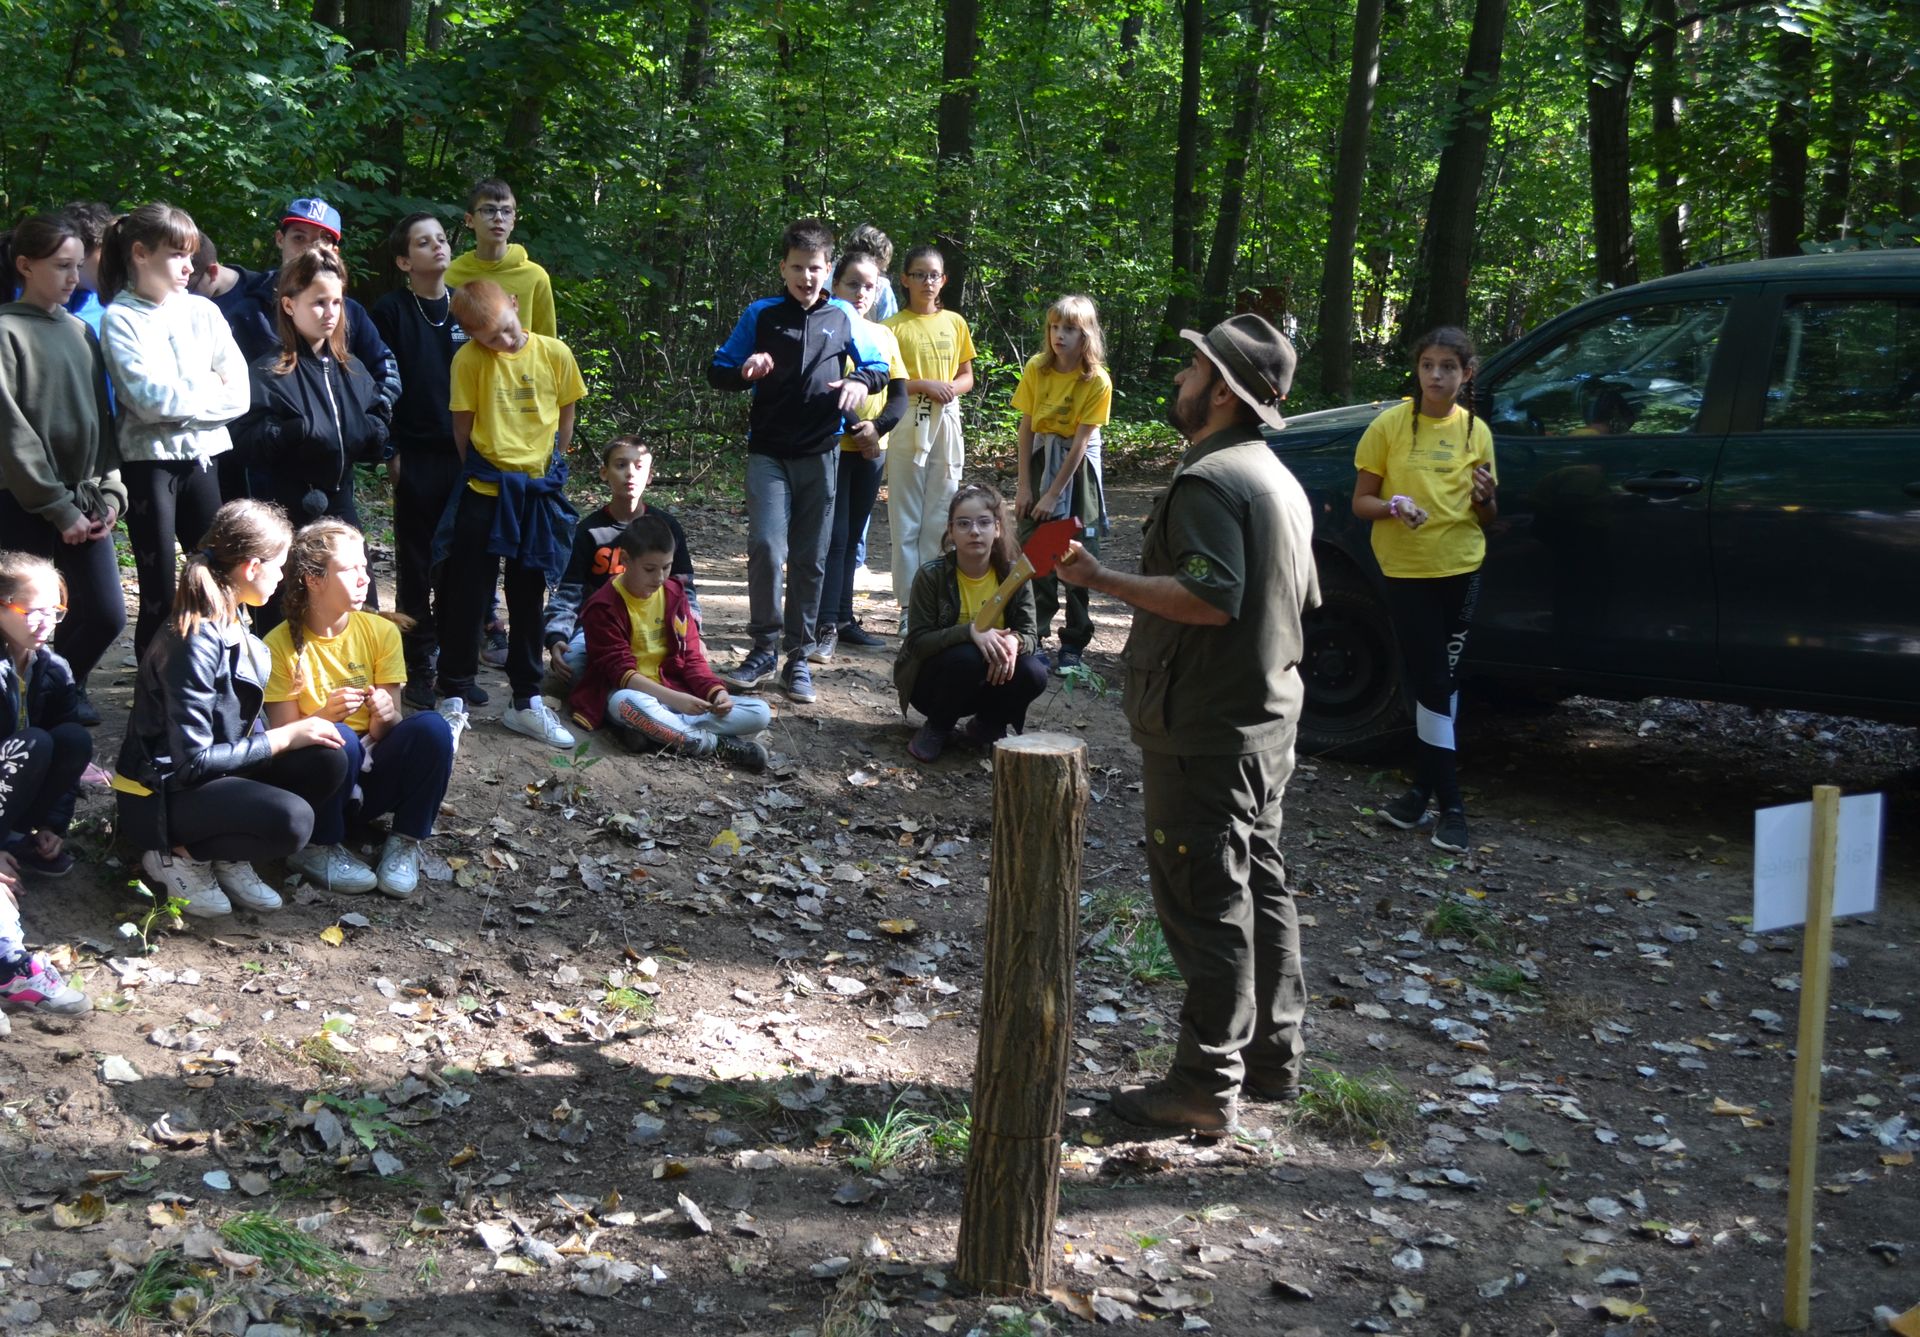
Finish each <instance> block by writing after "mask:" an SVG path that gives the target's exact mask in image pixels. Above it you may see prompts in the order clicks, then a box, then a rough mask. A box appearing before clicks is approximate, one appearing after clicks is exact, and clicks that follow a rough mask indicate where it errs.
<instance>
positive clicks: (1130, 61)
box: [1100, 9, 1147, 162]
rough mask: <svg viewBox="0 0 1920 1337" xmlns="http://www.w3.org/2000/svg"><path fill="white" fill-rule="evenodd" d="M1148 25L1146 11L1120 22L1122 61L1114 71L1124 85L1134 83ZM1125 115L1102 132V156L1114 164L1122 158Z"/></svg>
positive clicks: (1134, 12) (1135, 12) (1113, 119)
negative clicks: (1121, 132) (1135, 69)
mask: <svg viewBox="0 0 1920 1337" xmlns="http://www.w3.org/2000/svg"><path fill="white" fill-rule="evenodd" d="M1146 25H1147V15H1146V11H1145V10H1144V9H1130V10H1128V11H1127V13H1126V15H1125V17H1123V18H1122V19H1121V20H1120V43H1119V45H1120V59H1119V61H1118V63H1117V64H1116V65H1115V66H1114V71H1115V73H1116V74H1118V75H1119V76H1120V82H1121V83H1122V84H1131V83H1132V82H1133V71H1134V67H1135V66H1136V65H1137V64H1138V63H1139V57H1140V34H1141V32H1142V31H1144V30H1145V28H1146ZM1125 120H1126V117H1125V114H1124V113H1122V114H1119V115H1115V116H1113V117H1111V118H1109V119H1108V121H1107V125H1106V129H1104V130H1102V131H1101V132H1100V156H1101V157H1103V158H1105V159H1106V160H1107V161H1109V162H1112V161H1113V160H1114V159H1116V158H1118V157H1119V156H1120V145H1121V138H1120V128H1121V126H1122V125H1123V124H1124V123H1125Z"/></svg>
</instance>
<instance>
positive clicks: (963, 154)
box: [935, 0, 980, 306]
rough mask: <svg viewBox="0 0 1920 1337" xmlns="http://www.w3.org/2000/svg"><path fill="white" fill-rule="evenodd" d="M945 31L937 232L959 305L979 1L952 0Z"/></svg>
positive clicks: (969, 205) (967, 225)
mask: <svg viewBox="0 0 1920 1337" xmlns="http://www.w3.org/2000/svg"><path fill="white" fill-rule="evenodd" d="M945 17H946V35H945V42H944V45H943V47H942V49H941V54H940V107H939V111H938V113H937V119H936V127H937V129H938V132H939V142H938V154H939V175H938V178H937V180H938V187H937V191H936V195H937V203H938V205H939V226H938V227H937V228H936V229H935V234H936V235H937V236H938V237H939V239H940V250H941V252H942V254H943V256H944V258H945V259H946V262H947V293H948V299H949V301H950V302H951V303H952V304H953V305H955V306H963V305H965V304H966V286H967V269H968V265H967V242H968V240H969V238H970V237H971V235H972V232H973V192H972V190H971V189H970V188H969V184H968V178H969V177H970V176H971V174H972V170H973V104H974V92H975V90H974V83H973V67H974V60H975V58H976V56H977V54H978V51H979V46H980V32H979V30H980V4H979V0H947V3H946V15H945Z"/></svg>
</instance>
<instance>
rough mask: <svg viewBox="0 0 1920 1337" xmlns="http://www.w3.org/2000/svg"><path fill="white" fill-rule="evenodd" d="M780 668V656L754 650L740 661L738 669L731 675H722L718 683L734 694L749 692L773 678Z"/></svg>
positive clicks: (769, 651) (766, 651)
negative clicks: (734, 692)
mask: <svg viewBox="0 0 1920 1337" xmlns="http://www.w3.org/2000/svg"><path fill="white" fill-rule="evenodd" d="M778 667H780V656H779V655H776V654H775V653H774V652H773V651H771V650H755V651H753V652H752V653H751V654H749V655H748V656H747V657H746V658H745V659H743V660H741V661H740V667H739V668H737V669H735V670H734V671H733V672H731V673H722V674H721V675H720V681H721V682H724V683H725V684H726V685H727V686H728V687H731V688H732V689H733V690H734V691H736V692H751V691H752V690H753V689H754V688H756V687H758V686H759V685H760V684H761V683H763V682H765V681H766V680H767V679H768V678H771V677H772V676H773V671H774V670H775V669H776V668H778Z"/></svg>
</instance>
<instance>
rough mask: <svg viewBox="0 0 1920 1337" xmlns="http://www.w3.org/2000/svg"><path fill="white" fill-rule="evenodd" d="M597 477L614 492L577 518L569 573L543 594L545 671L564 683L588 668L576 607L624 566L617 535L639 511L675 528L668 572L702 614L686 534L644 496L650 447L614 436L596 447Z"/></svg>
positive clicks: (583, 630)
mask: <svg viewBox="0 0 1920 1337" xmlns="http://www.w3.org/2000/svg"><path fill="white" fill-rule="evenodd" d="M600 477H601V478H602V479H604V480H605V482H606V484H607V487H608V488H609V489H611V491H612V495H611V496H609V497H608V498H607V504H606V505H605V506H602V507H601V508H600V509H599V510H597V511H595V512H594V513H593V514H592V515H589V516H588V517H587V518H586V519H584V520H582V521H581V522H580V528H579V529H578V530H577V531H576V532H575V534H574V539H573V556H572V557H571V558H569V559H568V560H567V572H566V574H565V575H563V576H561V577H560V584H559V586H558V587H557V588H556V589H555V590H554V591H553V593H552V594H551V595H550V596H549V597H548V599H547V633H546V643H547V672H548V673H550V674H552V675H553V678H554V679H555V680H556V681H558V682H560V683H562V684H566V683H571V682H572V681H573V680H574V679H575V678H577V677H579V676H580V670H581V669H583V668H585V667H586V664H587V632H586V628H585V627H584V626H583V625H582V624H581V621H580V610H581V609H582V608H584V607H585V606H586V602H587V600H588V599H591V598H592V597H593V596H594V595H596V594H598V593H599V592H600V587H601V586H602V585H604V584H606V583H607V581H608V580H610V579H611V578H612V577H614V576H617V575H619V574H620V572H621V571H622V570H623V569H624V568H625V566H626V559H625V558H624V557H623V556H622V555H621V552H620V535H621V534H622V533H623V532H624V531H625V530H626V527H627V525H628V524H630V523H631V522H632V521H633V520H634V519H635V518H636V517H638V516H642V515H657V516H659V517H660V518H661V519H662V520H665V521H666V522H667V528H668V529H670V530H672V531H673V565H672V566H671V567H669V568H668V571H667V574H668V575H670V576H672V577H674V578H675V579H676V580H678V581H679V582H680V584H681V585H682V586H683V587H685V589H686V591H687V604H688V606H689V607H691V608H692V609H693V615H694V617H696V618H698V617H699V616H700V596H699V594H698V593H697V592H695V590H694V588H693V554H692V553H690V552H689V551H688V550H687V536H686V533H685V532H684V531H683V530H682V529H681V528H680V522H679V521H678V520H676V519H674V518H673V515H672V514H671V513H670V512H669V511H667V509H666V508H665V507H662V506H656V505H653V504H652V503H650V502H647V501H643V500H642V498H643V497H645V496H646V492H647V484H648V483H649V482H650V481H652V478H653V448H652V447H651V446H649V445H648V444H647V443H646V442H644V441H642V440H641V439H640V438H639V437H637V436H616V437H615V438H613V440H611V441H609V442H607V444H606V447H605V448H604V449H603V450H602V451H601V452H600Z"/></svg>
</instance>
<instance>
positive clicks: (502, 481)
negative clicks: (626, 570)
mask: <svg viewBox="0 0 1920 1337" xmlns="http://www.w3.org/2000/svg"><path fill="white" fill-rule="evenodd" d="M450 310H451V311H452V313H453V318H454V319H455V320H457V321H459V322H460V326H461V328H462V329H464V330H465V331H466V332H467V336H468V342H467V343H466V344H465V345H464V346H463V347H462V348H461V349H460V351H459V352H458V353H455V354H454V357H453V369H452V381H453V387H452V410H453V443H454V447H455V449H457V450H458V451H459V452H460V456H461V459H462V461H463V465H464V476H465V479H466V486H465V487H464V488H463V489H462V490H461V492H460V494H459V497H458V499H457V501H456V502H455V503H454V504H453V505H451V506H449V507H448V508H447V512H446V514H445V515H443V516H442V517H441V520H440V530H439V532H438V533H437V534H435V536H434V545H433V555H434V564H435V566H436V567H438V568H439V569H440V570H441V573H442V578H441V599H442V604H441V606H442V608H443V609H444V610H445V612H444V620H443V621H442V623H441V626H440V683H439V692H438V695H439V697H440V707H439V708H440V710H441V712H442V713H443V714H446V715H447V716H448V717H449V719H450V720H455V721H457V723H456V729H464V728H465V727H466V699H465V698H466V694H467V692H468V690H469V689H471V687H472V686H473V676H474V673H475V672H476V670H477V669H478V667H479V657H480V656H479V638H480V632H481V630H482V628H483V627H484V626H485V624H486V620H487V613H488V610H489V607H490V605H491V604H492V601H493V585H494V581H495V579H496V578H498V577H499V573H500V564H501V559H502V558H504V559H505V560H506V577H505V582H504V583H505V586H506V594H507V618H508V624H509V633H508V638H507V681H508V682H509V683H510V684H511V686H512V689H513V705H512V706H511V707H509V708H508V709H507V711H506V712H505V714H504V715H503V716H502V718H501V722H502V723H504V724H505V725H506V726H507V728H509V729H511V730H513V731H514V732H515V733H519V734H525V735H526V736H527V737H529V738H535V739H538V740H540V741H541V742H543V743H545V744H547V745H548V746H550V747H572V746H573V741H574V740H573V735H572V734H571V733H569V732H568V731H567V729H566V726H564V725H563V724H561V723H560V721H559V719H558V717H557V716H556V715H555V714H554V712H553V711H552V710H551V709H550V708H549V707H548V706H547V704H546V702H545V701H544V700H542V699H541V696H540V690H539V689H540V636H541V629H542V625H543V622H542V617H541V606H542V604H543V603H544V602H545V600H546V594H547V588H548V587H549V586H551V585H554V584H557V583H558V582H559V580H560V577H561V576H562V575H563V574H564V573H565V571H566V567H567V558H568V555H569V554H570V552H571V551H572V547H573V531H574V526H575V525H577V524H578V523H579V520H580V517H579V515H578V514H577V513H576V512H575V511H574V509H573V507H572V506H570V505H568V504H567V499H566V492H565V488H566V482H567V462H566V454H567V447H568V446H569V445H570V444H572V441H573V424H574V405H575V404H576V403H577V402H578V401H579V400H580V398H581V397H582V396H583V395H585V394H586V389H587V388H586V385H585V383H584V382H583V381H582V380H581V379H580V368H579V366H578V365H577V364H576V363H575V362H574V360H573V353H572V352H571V351H569V349H568V348H567V346H566V345H565V344H563V343H561V342H560V341H559V340H558V339H554V338H549V337H548V336H546V335H543V334H529V333H528V332H527V331H526V330H525V329H524V328H522V326H521V324H520V312H519V303H518V302H516V301H515V300H514V299H513V298H512V297H511V296H510V295H508V293H507V292H506V291H505V290H504V289H502V288H501V287H500V285H499V284H497V283H493V282H490V281H488V280H485V279H479V280H476V281H474V282H472V283H468V284H466V285H465V286H463V287H461V288H459V289H457V290H455V292H454V295H453V301H452V304H451V307H450ZM450 557H451V560H449V558H450Z"/></svg>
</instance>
